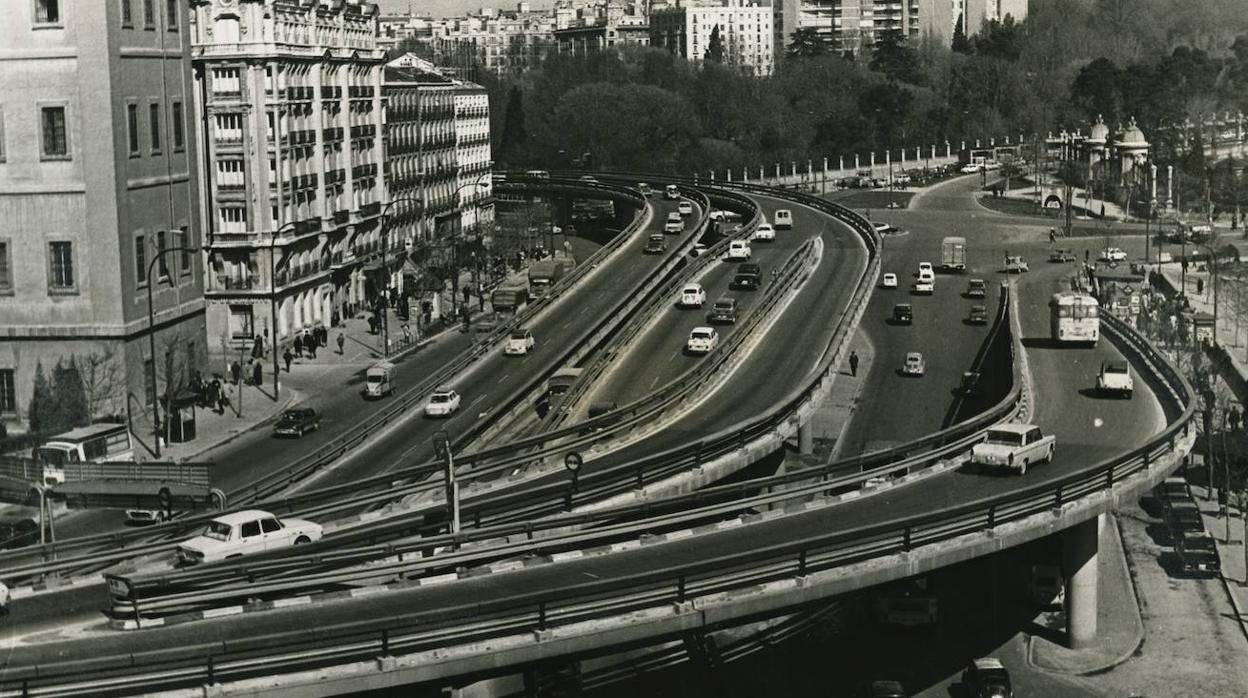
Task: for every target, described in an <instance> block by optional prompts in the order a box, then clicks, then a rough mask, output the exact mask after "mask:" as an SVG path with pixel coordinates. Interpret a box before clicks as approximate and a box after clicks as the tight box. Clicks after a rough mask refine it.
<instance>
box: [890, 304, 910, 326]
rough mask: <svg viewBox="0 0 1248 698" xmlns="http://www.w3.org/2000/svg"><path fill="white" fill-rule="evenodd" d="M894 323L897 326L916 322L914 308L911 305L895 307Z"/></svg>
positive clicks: (897, 305)
mask: <svg viewBox="0 0 1248 698" xmlns="http://www.w3.org/2000/svg"><path fill="white" fill-rule="evenodd" d="M892 321H893V324H896V325H909V324H910V323H912V322H914V306H913V305H911V304H909V303H898V304H896V305H894V306H893V317H892Z"/></svg>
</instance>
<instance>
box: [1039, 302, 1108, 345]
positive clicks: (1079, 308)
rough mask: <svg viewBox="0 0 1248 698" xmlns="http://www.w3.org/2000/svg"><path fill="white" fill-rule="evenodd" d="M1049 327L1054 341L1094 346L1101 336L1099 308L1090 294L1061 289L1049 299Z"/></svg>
mask: <svg viewBox="0 0 1248 698" xmlns="http://www.w3.org/2000/svg"><path fill="white" fill-rule="evenodd" d="M1049 327H1050V329H1051V332H1052V338H1053V341H1054V342H1057V343H1059V344H1069V343H1080V344H1090V345H1093V346H1095V345H1096V342H1097V340H1098V339H1100V337H1101V308H1100V304H1099V303H1097V302H1096V299H1095V298H1093V297H1092V295H1091V294H1088V293H1084V292H1082V291H1062V292H1061V293H1055V294H1053V299H1052V300H1050V301H1049Z"/></svg>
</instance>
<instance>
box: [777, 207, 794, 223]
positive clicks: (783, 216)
mask: <svg viewBox="0 0 1248 698" xmlns="http://www.w3.org/2000/svg"><path fill="white" fill-rule="evenodd" d="M775 222H776V227H777V228H792V227H793V212H792V211H790V210H789V209H787V208H778V209H776V215H775Z"/></svg>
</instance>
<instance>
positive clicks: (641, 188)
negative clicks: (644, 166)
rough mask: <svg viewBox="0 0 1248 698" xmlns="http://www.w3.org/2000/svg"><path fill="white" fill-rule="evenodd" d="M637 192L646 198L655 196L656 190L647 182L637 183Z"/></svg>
mask: <svg viewBox="0 0 1248 698" xmlns="http://www.w3.org/2000/svg"><path fill="white" fill-rule="evenodd" d="M637 193H639V194H641V195H642V196H644V197H646V198H649V197H651V196H654V190H653V189H651V188H650V185H649V184H647V183H646V182H638V183H637Z"/></svg>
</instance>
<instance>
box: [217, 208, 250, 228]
mask: <svg viewBox="0 0 1248 698" xmlns="http://www.w3.org/2000/svg"><path fill="white" fill-rule="evenodd" d="M217 231H218V232H221V233H245V232H247V210H246V209H244V208H243V207H241V206H223V207H221V211H220V215H219V226H218V228H217Z"/></svg>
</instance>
